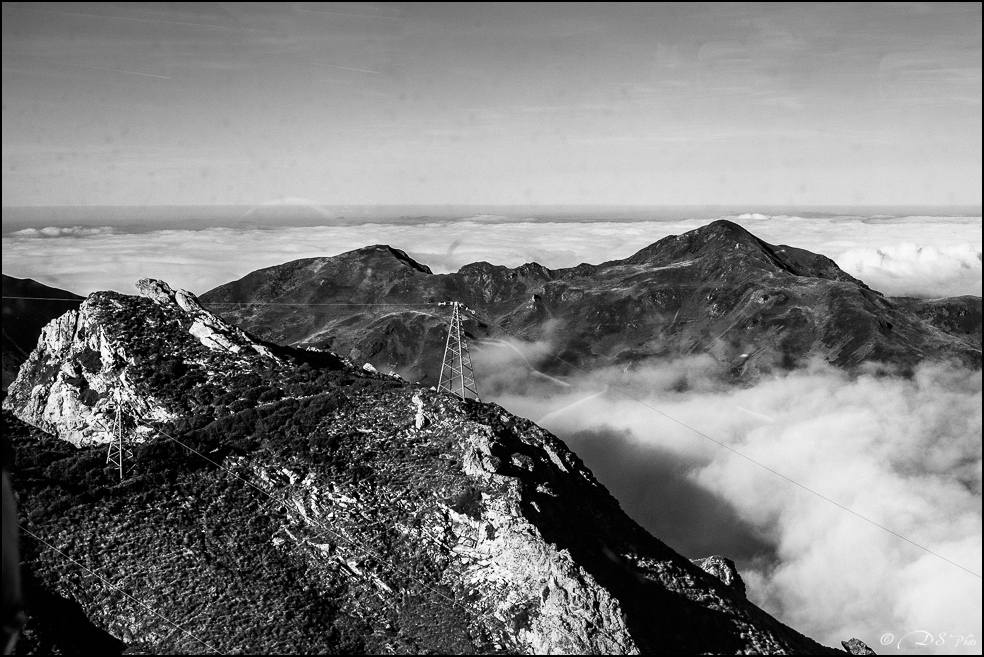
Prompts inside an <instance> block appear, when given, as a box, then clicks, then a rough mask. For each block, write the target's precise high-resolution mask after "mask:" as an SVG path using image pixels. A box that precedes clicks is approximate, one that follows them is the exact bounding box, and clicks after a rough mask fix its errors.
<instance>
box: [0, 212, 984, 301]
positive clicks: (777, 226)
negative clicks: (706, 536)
mask: <svg viewBox="0 0 984 657" xmlns="http://www.w3.org/2000/svg"><path fill="white" fill-rule="evenodd" d="M728 218H729V219H731V220H733V221H735V222H737V223H739V224H741V225H743V226H745V227H746V228H747V229H748V230H750V231H751V232H752V233H753V234H755V235H756V236H758V237H760V238H761V239H763V240H765V241H766V242H769V243H772V244H787V245H791V246H797V247H800V248H804V249H808V250H810V251H814V252H817V253H823V254H824V255H826V256H828V257H830V258H833V259H834V260H835V261H836V262H837V263H838V264H839V265H840V266H841V267H842V268H843V269H844V270H845V271H847V272H848V273H850V274H852V275H853V276H855V277H858V278H861V279H862V280H864V281H865V282H866V283H868V284H869V285H870V286H871V287H873V288H875V289H876V290H879V291H881V292H883V293H885V294H887V295H889V296H902V295H908V296H923V297H938V296H943V295H958V294H974V295H978V296H979V295H981V288H982V284H981V271H982V268H981V218H980V217H903V218H885V217H867V218H863V217H862V218H859V217H834V216H832V217H823V218H816V217H810V218H802V217H787V216H783V217H771V216H767V215H762V214H743V215H738V216H732V217H728ZM706 223H708V220H707V219H689V220H674V221H636V222H612V221H588V222H585V221H578V222H565V221H556V222H547V223H541V222H521V221H520V222H514V223H501V222H499V221H495V220H492V221H483V220H482V217H472V218H468V219H462V220H457V221H437V222H434V223H426V224H417V225H401V224H392V223H391V224H386V223H381V224H372V223H367V224H363V225H355V226H341V225H338V226H331V225H328V226H314V227H280V228H204V229H202V230H160V231H150V232H139V233H132V232H123V231H121V230H119V229H114V228H113V227H108V226H107V227H103V228H95V227H91V226H86V227H77V228H74V229H73V228H70V227H42V228H26V229H21V230H19V231H16V232H12V233H8V234H5V235H4V236H3V244H2V246H3V272H4V273H5V274H8V275H10V276H17V277H21V278H24V277H27V278H34V279H36V280H39V281H41V282H43V283H46V284H49V285H53V286H55V287H62V288H65V289H69V290H71V291H73V292H77V293H80V294H87V293H89V292H93V291H95V290H103V289H112V290H117V291H121V292H132V291H133V283H134V282H135V281H136V280H137V279H139V278H144V277H154V278H161V279H164V280H166V281H168V282H169V283H170V284H171V285H172V286H177V287H181V288H185V289H188V290H191V291H192V292H195V293H202V292H205V291H207V290H209V289H211V288H213V287H215V286H217V285H221V284H223V283H227V282H229V281H231V280H235V279H238V278H241V277H242V276H244V275H246V274H248V273H249V272H251V271H253V270H255V269H259V268H262V267H270V266H274V265H278V264H281V263H283V262H287V261H290V260H296V259H298V258H308V257H317V256H329V255H337V254H339V253H343V252H345V251H349V250H352V249H357V248H359V247H362V246H368V245H370V244H389V245H390V246H393V247H396V248H399V249H402V250H404V251H406V252H408V253H410V254H411V255H412V256H414V257H415V258H416V259H417V260H419V261H420V262H422V263H423V264H425V265H428V266H429V267H430V268H431V269H432V270H434V271H435V272H438V273H440V272H450V271H456V270H457V269H458V268H459V267H461V266H462V265H464V264H468V263H470V262H476V261H479V260H485V261H488V262H492V263H495V264H502V265H507V266H517V265H520V264H523V263H526V262H531V261H533V262H539V263H540V264H542V265H544V266H547V267H550V268H560V267H572V266H574V265H577V264H580V263H582V262H591V263H598V262H603V261H606V260H613V259H618V258H625V257H627V256H629V255H631V254H632V253H634V252H636V251H638V250H639V249H641V248H643V247H645V246H648V245H649V244H651V243H653V242H655V241H657V240H659V239H661V238H663V237H666V236H668V235H678V234H680V233H683V232H686V231H688V230H693V229H695V228H697V227H699V226H701V225H704V224H706Z"/></svg>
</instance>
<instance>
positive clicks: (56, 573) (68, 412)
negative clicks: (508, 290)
mask: <svg viewBox="0 0 984 657" xmlns="http://www.w3.org/2000/svg"><path fill="white" fill-rule="evenodd" d="M389 257H390V258H391V259H394V258H393V256H392V255H390V256H389ZM403 266H404V265H401V264H396V265H393V267H394V268H396V267H403ZM419 273H420V274H426V272H424V271H419ZM531 275H532V274H531ZM138 287H139V290H140V292H141V295H140V296H128V295H122V294H118V293H114V292H100V293H96V294H93V295H90V296H89V297H88V298H87V299H86V300H85V301H84V302H83V303H82V304H81V306H80V307H79V308H78V310H77V311H71V312H69V313H66V314H65V315H63V316H62V317H60V318H58V319H57V320H55V321H53V322H52V323H50V324H49V325H47V326H46V327H45V328H44V330H43V333H42V336H41V338H40V340H39V341H38V345H37V348H36V349H35V351H34V352H33V353H32V354H31V355H30V357H29V359H28V360H27V362H26V363H25V364H24V366H23V367H22V368H21V369H20V372H19V375H18V377H17V379H16V381H15V382H14V383H13V384H12V385H11V387H10V391H9V396H8V397H7V398H6V400H5V401H4V434H5V435H6V436H7V437H8V440H11V442H12V448H11V452H10V453H9V454H6V455H5V458H4V461H5V463H7V464H8V466H9V467H10V468H11V470H12V475H13V483H14V488H15V490H16V491H17V493H18V500H19V504H20V506H21V514H22V518H21V524H22V526H23V527H24V533H23V534H22V538H23V545H22V552H23V556H24V561H25V567H26V569H27V572H26V581H27V582H28V600H29V603H30V601H31V600H33V601H34V602H35V604H34V606H33V607H32V608H31V610H30V611H31V619H30V621H29V623H28V625H27V628H26V630H25V637H24V639H23V641H22V644H21V646H22V650H24V651H27V652H31V651H34V652H36V653H45V652H51V651H64V650H69V649H71V646H72V645H73V642H75V644H76V645H77V644H78V642H79V641H82V640H84V641H86V642H87V643H86V645H91V646H93V647H94V648H98V650H100V651H103V652H120V651H122V650H129V651H131V652H133V651H135V652H141V653H165V652H166V653H173V652H178V653H183V652H194V653H203V652H221V653H231V652H251V653H267V654H269V653H287V652H359V653H362V652H370V653H372V652H375V653H384V652H387V653H420V652H454V653H472V652H504V653H544V654H546V653H557V652H572V653H637V652H645V653H663V652H667V653H674V654H680V653H684V654H686V653H697V652H722V653H745V652H754V653H790V652H792V653H803V654H806V653H811V654H812V653H829V652H835V651H834V650H833V649H830V648H825V647H824V646H821V645H819V644H817V643H816V642H814V641H812V640H810V639H809V638H807V637H804V636H803V635H801V634H799V633H798V632H796V631H795V630H793V629H791V628H789V627H787V626H785V625H783V624H782V623H781V622H779V621H778V620H776V619H775V618H773V617H771V616H769V615H768V614H767V613H766V612H764V611H763V610H762V609H760V608H758V607H757V606H755V605H754V604H752V603H751V602H749V600H748V599H747V598H746V597H745V590H744V584H743V583H742V582H741V579H740V576H738V574H737V572H736V571H735V569H734V565H733V564H732V563H731V562H730V561H729V560H728V559H726V558H724V557H711V558H705V559H702V560H699V561H698V562H697V563H694V562H691V561H690V560H688V559H686V558H684V557H683V556H681V555H679V554H677V553H676V552H675V551H674V550H672V549H671V548H670V547H668V546H667V545H665V544H664V543H662V542H661V541H659V540H658V539H657V538H655V537H653V536H652V535H650V534H649V533H648V532H646V531H645V530H644V529H643V528H642V527H640V526H639V525H638V524H636V523H635V522H633V521H632V520H631V519H630V518H628V517H627V516H626V515H625V513H624V512H623V511H622V510H621V508H620V506H619V504H618V502H617V501H616V500H615V499H614V498H613V497H612V496H611V495H610V494H609V493H608V491H607V490H606V489H605V488H604V487H603V486H602V485H601V484H599V483H598V481H597V480H596V479H595V478H594V476H593V475H592V473H591V472H590V471H588V469H587V468H586V467H585V466H584V465H583V463H582V462H581V461H580V459H579V458H578V457H577V456H576V455H575V454H573V453H572V452H571V451H570V450H569V449H567V447H566V446H565V445H564V443H563V442H562V441H560V440H559V439H557V438H556V437H554V436H553V435H551V434H550V433H548V432H547V431H545V430H543V429H541V428H540V427H538V426H536V425H535V424H533V423H532V422H530V421H528V420H525V419H521V418H518V417H515V416H512V415H511V414H509V413H507V412H506V411H504V410H503V409H502V408H500V407H498V406H497V405H495V404H483V403H479V402H474V401H467V402H466V401H461V400H459V399H457V398H455V397H452V396H448V395H444V394H438V393H436V392H434V391H433V390H430V389H427V388H424V387H420V386H416V385H411V384H409V383H407V382H406V381H404V380H402V379H400V378H399V377H396V376H388V375H382V374H378V373H375V372H371V371H367V370H365V369H363V368H359V367H356V366H354V365H353V364H352V363H351V362H349V361H347V360H345V359H342V358H339V357H336V356H335V355H333V354H331V353H327V352H320V351H310V350H304V349H293V348H286V347H278V346H277V345H274V344H270V343H265V342H263V341H262V340H260V339H258V338H255V337H253V336H251V335H250V334H249V333H247V332H244V331H241V330H239V329H237V328H235V327H233V326H231V325H229V324H227V323H226V322H224V321H223V320H221V319H220V318H218V317H216V316H215V315H212V314H211V313H209V312H208V311H206V310H204V309H203V308H202V307H201V305H200V304H199V303H198V302H197V300H196V299H195V297H194V296H193V295H191V294H189V293H187V292H184V291H181V290H172V289H171V288H170V287H168V286H167V285H166V284H164V283H162V282H159V281H150V280H145V281H141V282H140V284H139V285H138ZM117 395H119V396H121V397H122V398H123V400H124V402H123V404H122V406H123V415H122V420H123V421H124V424H125V426H126V428H127V433H128V435H129V436H130V438H129V443H128V447H129V449H130V450H131V455H130V456H129V457H128V459H127V469H128V474H127V476H126V478H124V479H123V480H122V481H120V480H119V479H118V477H117V476H116V474H115V472H114V470H113V469H111V468H106V467H105V461H106V456H105V455H106V450H105V448H99V445H100V444H102V443H105V442H106V440H107V439H108V433H107V429H106V426H107V424H108V423H109V421H110V420H111V419H115V414H116V413H117V410H116V408H115V407H114V406H111V400H113V399H114V398H116V396H117ZM14 415H16V417H17V418H19V420H18V419H16V418H14V417H13V416H14ZM21 421H23V422H26V423H27V424H26V425H25V424H23V423H22V422H21ZM28 425H30V426H28ZM41 430H43V431H41ZM42 602H43V604H42ZM851 645H852V646H854V645H855V644H851Z"/></svg>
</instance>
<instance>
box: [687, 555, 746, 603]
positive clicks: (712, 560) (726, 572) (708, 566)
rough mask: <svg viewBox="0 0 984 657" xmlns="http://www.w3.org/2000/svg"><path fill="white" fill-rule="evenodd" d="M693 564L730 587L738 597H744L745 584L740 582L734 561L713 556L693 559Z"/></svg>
mask: <svg viewBox="0 0 984 657" xmlns="http://www.w3.org/2000/svg"><path fill="white" fill-rule="evenodd" d="M693 562H694V563H695V564H697V566H699V567H700V568H701V570H703V571H704V572H706V573H710V574H711V575H714V576H715V577H717V578H718V579H719V580H721V581H722V582H724V583H725V584H727V585H728V586H730V587H731V588H732V589H734V590H735V592H737V593H738V595H740V596H742V597H745V582H744V580H742V578H741V575H739V574H738V568H737V567H736V566H735V562H734V561H732V560H731V559H728V558H727V557H722V556H720V555H714V556H712V557H704V558H703V559H694V560H693Z"/></svg>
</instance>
